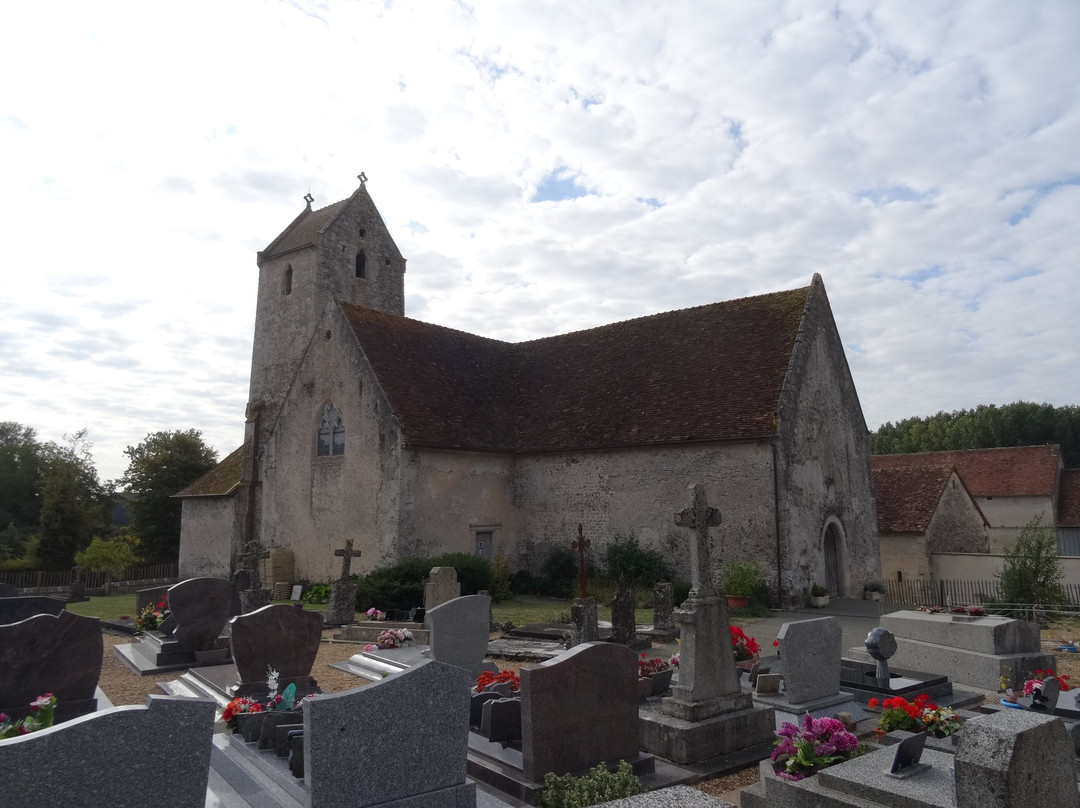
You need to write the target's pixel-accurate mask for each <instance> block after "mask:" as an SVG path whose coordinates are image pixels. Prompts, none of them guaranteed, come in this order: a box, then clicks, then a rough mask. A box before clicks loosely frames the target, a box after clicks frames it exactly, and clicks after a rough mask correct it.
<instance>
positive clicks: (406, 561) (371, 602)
mask: <svg viewBox="0 0 1080 808" xmlns="http://www.w3.org/2000/svg"><path fill="white" fill-rule="evenodd" d="M432 567H453V568H454V569H455V570H456V571H457V577H458V582H459V583H460V584H461V594H462V595H475V594H476V593H477V592H479V591H480V590H482V589H486V590H488V591H490V590H491V562H490V561H488V560H486V559H483V558H480V557H479V556H475V555H470V554H469V553H443V554H442V555H438V556H433V557H426V558H425V557H414V558H403V559H401V560H400V561H398V562H396V563H394V564H391V565H389V566H386V567H378V568H376V569H374V570H372V571H371V572H369V573H368V574H367V575H354V576H352V579H353V581H355V582H356V608H357V609H358V610H360V611H365V610H367V609H369V608H371V607H373V606H374V607H375V608H377V609H381V610H383V611H386V610H387V609H411V608H413V607H415V606H423V605H424V579H426V578H427V577H428V575H429V574H430V573H431V568H432Z"/></svg>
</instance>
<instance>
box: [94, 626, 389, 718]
mask: <svg viewBox="0 0 1080 808" xmlns="http://www.w3.org/2000/svg"><path fill="white" fill-rule="evenodd" d="M336 630H337V629H327V630H326V631H325V632H323V643H322V645H320V646H319V653H318V655H317V656H316V657H315V665H314V667H312V669H311V673H312V675H313V676H314V677H315V678H316V679H317V680H318V682H319V687H321V688H322V689H323V692H325V693H338V692H340V691H342V690H350V689H352V688H354V687H359V686H360V685H363V684H367V683H368V681H367V680H366V679H361V678H359V677H358V676H353V675H352V674H350V673H345V672H344V671H339V670H337V669H336V668H331V667H330V663H332V662H344V661H345V660H347V659H348V658H349V657H351V656H352V655H353V654H358V653H360V651H361V650H362V648H363V646H362V645H358V644H357V643H351V642H337V641H332V640H331V639H330V638H331V636H332V635H333V633H334V632H335V631H336ZM133 641H134V638H133V637H131V635H129V634H119V635H117V634H105V649H104V654H103V657H102V660H101V677H100V678H99V679H98V685H99V686H100V687H101V689H102V690H104V691H105V695H106V696H108V697H109V699H110V700H111V701H112V703H113V704H117V705H119V704H145V703H146V697H147V696H149V695H150V694H151V693H158V694H160V693H161V690H160V689H159V688H158V686H157V683H158V682H168V681H172V680H173V679H176V678H177V677H179V676H180V674H181V673H183V671H180V672H178V673H166V674H156V675H153V676H138V675H137V674H134V673H132V672H131V669H130V668H129V667H128V666H127V665H125V664H124V663H123V662H121V661H120V658H119V657H117V656H116V652H115V651H113V647H114V646H116V645H121V644H123V643H130V642H133Z"/></svg>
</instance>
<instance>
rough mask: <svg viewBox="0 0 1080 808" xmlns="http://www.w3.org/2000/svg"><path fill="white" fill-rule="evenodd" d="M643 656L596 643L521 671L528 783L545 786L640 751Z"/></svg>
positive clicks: (583, 645)
mask: <svg viewBox="0 0 1080 808" xmlns="http://www.w3.org/2000/svg"><path fill="white" fill-rule="evenodd" d="M637 678H638V677H637V654H635V653H634V652H633V651H631V650H630V649H629V648H627V647H626V646H625V645H617V644H615V643H605V642H591V643H584V644H582V645H578V646H575V647H574V648H572V649H570V650H569V651H567V652H566V653H564V654H562V655H561V656H558V657H556V658H555V659H550V660H548V661H547V662H542V663H540V664H537V665H526V666H525V667H523V668H522V669H521V751H522V760H523V767H522V770H523V773H524V775H525V777H526V778H528V779H530V780H534V781H543V779H544V775H545V774H546V773H547V772H555V773H556V774H564V773H566V772H571V771H577V770H579V769H587V768H589V767H591V766H595V765H596V764H597V763H599V762H601V761H609V762H610V761H617V760H619V759H620V758H628V757H633V756H634V755H636V754H637V751H638V701H639V699H638V693H637Z"/></svg>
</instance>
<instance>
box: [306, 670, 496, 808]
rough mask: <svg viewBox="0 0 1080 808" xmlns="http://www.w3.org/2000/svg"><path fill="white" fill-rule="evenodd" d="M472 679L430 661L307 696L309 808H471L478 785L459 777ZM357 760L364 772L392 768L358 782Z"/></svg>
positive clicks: (463, 774)
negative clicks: (404, 762) (384, 807)
mask: <svg viewBox="0 0 1080 808" xmlns="http://www.w3.org/2000/svg"><path fill="white" fill-rule="evenodd" d="M471 685H472V681H471V676H470V674H469V673H468V672H467V671H465V670H463V669H462V668H458V667H455V666H453V665H445V664H443V663H441V662H437V661H435V660H428V661H426V662H422V663H420V664H419V665H416V666H414V667H412V668H409V669H408V670H406V671H404V672H402V673H400V674H396V675H394V676H388V677H387V678H385V679H381V680H379V681H377V682H374V683H372V684H370V685H366V686H364V687H359V688H356V689H354V690H349V691H346V692H344V693H335V694H333V695H320V696H315V697H314V698H312V699H310V700H309V701H308V702H306V703H305V705H304V778H305V782H306V783H307V785H308V788H309V789H310V792H311V808H346V806H350V807H355V808H364V807H365V806H375V805H384V804H392V805H394V806H399V805H400V806H420V807H421V808H439V807H440V806H446V808H466V806H468V808H475V806H476V786H475V784H473V783H466V781H465V765H466V751H467V749H468V735H469V688H470V686H471ZM403 755H407V757H408V767H407V768H408V772H407V775H406V774H405V771H404V770H403V769H402V758H403ZM359 762H362V765H363V769H364V771H367V772H381V773H387V774H389V773H392V772H397V773H398V774H396V775H394V774H390V775H389V776H373V777H372V776H369V777H364V778H363V780H362V784H358V782H357V768H356V767H357V765H358V763H359Z"/></svg>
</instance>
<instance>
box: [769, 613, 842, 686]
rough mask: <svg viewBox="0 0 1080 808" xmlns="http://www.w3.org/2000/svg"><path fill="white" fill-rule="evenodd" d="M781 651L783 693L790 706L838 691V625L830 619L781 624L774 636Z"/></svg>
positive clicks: (840, 635) (840, 634)
mask: <svg viewBox="0 0 1080 808" xmlns="http://www.w3.org/2000/svg"><path fill="white" fill-rule="evenodd" d="M777 639H778V640H779V641H780V647H781V648H782V649H783V652H784V660H785V662H784V664H785V668H784V692H785V695H786V696H787V700H788V701H789V702H790V703H791V704H804V703H806V702H810V701H814V700H815V699H820V698H825V697H827V696H835V695H836V694H837V693H839V692H840V646H841V644H842V632H841V629H840V624H839V623H838V622H837V621H836V620H835V619H834V618H832V617H819V618H816V619H814V620H798V621H795V622H792V623H784V625H783V626H781V627H780V632H779V633H778V634H777Z"/></svg>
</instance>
